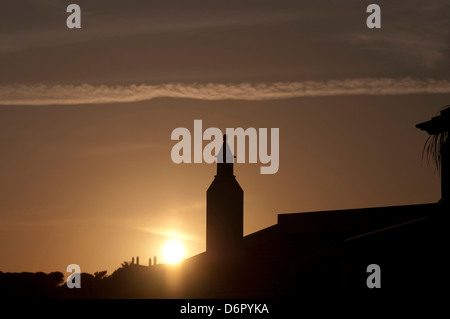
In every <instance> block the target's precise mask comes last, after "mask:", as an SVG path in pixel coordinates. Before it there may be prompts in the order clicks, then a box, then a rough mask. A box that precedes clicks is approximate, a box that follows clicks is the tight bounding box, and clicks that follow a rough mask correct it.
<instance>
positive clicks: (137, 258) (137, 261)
mask: <svg viewBox="0 0 450 319" xmlns="http://www.w3.org/2000/svg"><path fill="white" fill-rule="evenodd" d="M136 265H139V256H137V257H136Z"/></svg>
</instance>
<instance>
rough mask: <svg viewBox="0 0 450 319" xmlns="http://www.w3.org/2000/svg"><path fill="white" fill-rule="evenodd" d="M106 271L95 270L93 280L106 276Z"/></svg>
mask: <svg viewBox="0 0 450 319" xmlns="http://www.w3.org/2000/svg"><path fill="white" fill-rule="evenodd" d="M106 273H107V271H106V270H103V271H96V272H95V273H94V280H101V279H104V278H105V277H106Z"/></svg>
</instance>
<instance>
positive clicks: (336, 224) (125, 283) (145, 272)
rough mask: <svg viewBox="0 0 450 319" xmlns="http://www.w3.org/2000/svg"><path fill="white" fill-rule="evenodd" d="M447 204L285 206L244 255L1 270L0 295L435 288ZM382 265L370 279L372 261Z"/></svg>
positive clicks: (277, 294)
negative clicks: (98, 267)
mask: <svg viewBox="0 0 450 319" xmlns="http://www.w3.org/2000/svg"><path fill="white" fill-rule="evenodd" d="M448 208H449V207H448V206H446V205H445V204H443V203H436V204H423V205H409V206H397V207H381V208H368V209H357V210H343V211H329V212H312V213H300V214H282V215H279V218H278V223H277V224H276V225H274V226H272V227H269V228H267V229H264V230H261V231H259V232H256V233H254V234H251V235H249V236H246V237H244V240H243V247H241V249H239V250H238V253H236V254H234V255H233V254H231V255H230V254H227V255H225V256H224V257H222V258H221V257H218V256H216V255H208V253H207V252H205V253H203V254H200V255H197V256H194V257H191V258H188V259H186V260H184V261H183V262H181V263H180V264H178V265H164V264H159V265H153V266H142V265H136V264H134V265H130V264H123V265H122V267H120V268H119V269H117V270H116V271H115V272H114V273H113V274H111V275H109V276H108V275H106V272H98V273H95V274H94V275H91V274H86V273H83V274H81V288H72V289H69V288H68V287H67V285H66V284H65V283H64V277H63V274H62V273H59V272H53V273H50V274H44V273H20V274H19V273H1V272H0V291H1V298H286V297H287V298H289V297H303V296H314V295H317V296H319V295H320V296H323V295H326V294H335V293H340V294H358V295H370V294H372V295H373V294H393V295H405V294H407V295H415V296H424V297H426V296H430V295H432V294H434V293H437V292H438V289H437V288H438V287H439V286H440V285H442V280H443V278H444V277H445V273H446V269H445V268H444V267H443V266H442V265H444V261H443V260H444V256H445V254H446V253H445V251H446V250H445V249H444V244H443V243H444V242H447V241H446V240H447V237H448V235H446V233H448V232H446V223H445V221H444V218H443V217H444V216H445V214H446V213H448V212H449V209H448ZM370 264H377V265H379V266H380V269H381V288H372V289H371V288H369V287H368V286H367V278H368V277H369V275H370V273H368V272H367V267H368V266H369V265H370Z"/></svg>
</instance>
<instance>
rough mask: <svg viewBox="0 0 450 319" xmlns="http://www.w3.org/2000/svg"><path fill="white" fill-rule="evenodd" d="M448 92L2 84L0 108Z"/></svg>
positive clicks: (417, 82)
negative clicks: (11, 106) (149, 101)
mask: <svg viewBox="0 0 450 319" xmlns="http://www.w3.org/2000/svg"><path fill="white" fill-rule="evenodd" d="M435 93H450V81H448V80H435V79H425V80H422V79H412V78H401V79H393V78H359V79H341V80H329V81H304V82H274V83H248V82H246V83H238V84H234V83H229V84H221V83H207V84H199V83H193V84H186V83H166V84H157V85H147V84H141V85H115V86H108V85H90V84H83V85H54V86H49V85H44V84H39V85H23V84H13V85H5V86H0V105H55V104H61V105H70V104H104V103H121V102H122V103H123V102H137V101H145V100H151V99H155V98H162V97H166V98H167V97H168V98H189V99H200V100H277V99H288V98H296V97H308V96H339V95H401V94H435Z"/></svg>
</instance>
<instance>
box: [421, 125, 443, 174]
mask: <svg viewBox="0 0 450 319" xmlns="http://www.w3.org/2000/svg"><path fill="white" fill-rule="evenodd" d="M448 135H449V134H448V131H445V132H442V133H439V134H434V135H430V136H429V137H428V138H427V140H426V142H425V145H424V146H423V151H422V160H423V158H424V155H426V157H427V163H428V164H430V162H434V164H435V165H436V169H437V170H438V171H440V170H441V163H442V153H441V150H442V147H443V145H444V143H446V142H447V140H448Z"/></svg>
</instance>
